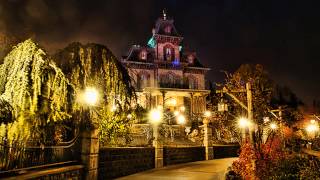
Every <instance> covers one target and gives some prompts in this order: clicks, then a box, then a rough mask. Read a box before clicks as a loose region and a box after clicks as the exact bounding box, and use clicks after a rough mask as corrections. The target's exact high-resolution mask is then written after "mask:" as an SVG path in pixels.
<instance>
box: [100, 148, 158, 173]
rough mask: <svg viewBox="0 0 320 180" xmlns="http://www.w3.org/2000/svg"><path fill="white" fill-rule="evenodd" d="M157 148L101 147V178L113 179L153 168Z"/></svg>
mask: <svg viewBox="0 0 320 180" xmlns="http://www.w3.org/2000/svg"><path fill="white" fill-rule="evenodd" d="M154 159H155V150H154V148H152V147H143V148H100V151H99V179H113V178H116V177H121V176H126V175H129V174H134V173H137V172H141V171H145V170H148V169H153V168H154V166H155V163H154Z"/></svg>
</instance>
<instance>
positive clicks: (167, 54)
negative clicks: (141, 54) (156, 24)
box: [164, 47, 173, 61]
mask: <svg viewBox="0 0 320 180" xmlns="http://www.w3.org/2000/svg"><path fill="white" fill-rule="evenodd" d="M164 50H165V52H164V53H165V60H166V61H171V60H172V58H173V57H172V50H171V48H170V47H166V48H165V49H164Z"/></svg>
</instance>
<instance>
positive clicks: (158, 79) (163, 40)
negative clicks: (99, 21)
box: [122, 10, 209, 125]
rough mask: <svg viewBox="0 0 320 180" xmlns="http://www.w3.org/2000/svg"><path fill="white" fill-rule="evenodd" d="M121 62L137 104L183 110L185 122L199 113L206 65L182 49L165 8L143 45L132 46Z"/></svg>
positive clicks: (180, 39)
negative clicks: (134, 91) (131, 81)
mask: <svg viewBox="0 0 320 180" xmlns="http://www.w3.org/2000/svg"><path fill="white" fill-rule="evenodd" d="M122 63H123V65H124V66H125V67H126V68H127V69H128V72H129V74H130V76H131V78H132V80H133V81H134V84H135V87H136V90H137V92H138V103H139V104H140V105H141V106H143V107H145V108H147V109H152V108H157V107H162V108H163V109H164V111H166V112H172V113H173V112H174V111H180V110H181V109H184V112H183V114H184V115H185V116H186V119H187V125H191V124H192V123H193V122H194V121H197V120H198V119H199V118H198V116H202V114H203V112H204V111H205V107H206V102H205V96H206V95H207V94H208V93H209V91H208V90H206V87H205V74H206V72H207V71H208V70H209V68H207V67H204V66H203V65H202V64H201V63H200V60H199V58H198V57H197V55H196V53H195V52H193V51H189V50H187V49H184V48H183V37H182V36H181V35H180V34H179V33H178V31H177V29H176V27H175V25H174V20H173V19H172V18H169V17H168V16H167V12H166V11H165V10H163V12H162V16H160V17H159V18H158V19H157V20H156V22H155V25H154V27H153V29H152V36H151V38H150V40H149V41H148V43H147V45H146V46H140V45H133V46H132V47H131V48H130V50H129V52H128V54H127V55H126V56H123V59H122ZM168 123H175V120H173V121H171V122H168Z"/></svg>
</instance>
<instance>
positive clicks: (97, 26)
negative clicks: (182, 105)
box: [0, 0, 320, 103]
mask: <svg viewBox="0 0 320 180" xmlns="http://www.w3.org/2000/svg"><path fill="white" fill-rule="evenodd" d="M164 8H166V9H167V11H168V15H169V16H171V17H173V18H174V19H175V24H176V28H177V29H178V31H179V33H180V34H182V35H183V36H184V38H185V40H184V43H185V44H186V45H187V46H189V47H190V48H192V49H194V50H196V51H197V55H198V56H199V58H200V59H201V61H202V62H203V64H205V65H207V66H208V67H210V68H211V69H212V70H211V72H209V73H208V79H209V80H212V81H216V82H219V81H222V80H223V77H224V75H223V73H221V72H220V70H227V71H229V72H232V71H234V70H235V69H236V68H237V67H239V65H240V64H243V63H261V64H263V65H264V66H265V67H266V69H267V70H268V71H269V73H270V75H271V77H272V78H273V79H274V80H275V81H276V82H278V83H279V84H282V85H286V86H289V87H290V88H291V89H292V90H293V91H294V92H295V93H296V94H297V95H298V96H299V97H301V98H302V99H303V100H304V102H307V103H310V102H312V100H313V99H320V96H319V92H320V82H319V80H320V78H319V77H320V55H319V50H318V48H319V47H320V46H319V43H320V26H319V23H320V11H319V6H318V5H317V4H315V3H312V1H311V0H308V1H301V0H300V1H294V0H268V1H258V0H252V1H249V0H100V1H99V0H83V1H81V0H0V31H2V33H10V34H13V35H22V34H23V35H25V34H28V35H30V36H31V35H32V36H33V37H34V38H35V39H36V40H37V41H38V42H39V43H40V45H42V46H44V47H45V48H46V49H47V50H48V51H49V52H50V53H53V52H54V51H56V50H57V49H59V48H63V47H65V46H66V45H67V44H68V43H70V42H73V41H81V42H84V43H86V42H97V43H102V44H105V45H107V46H108V47H109V48H110V49H111V50H112V51H113V52H114V53H115V55H116V56H118V57H120V56H121V55H123V54H125V53H126V51H127V50H128V48H129V46H130V45H132V44H146V42H147V40H148V39H149V37H150V36H151V29H152V27H153V25H154V22H155V20H156V19H157V18H158V17H159V16H160V15H161V11H162V9H164Z"/></svg>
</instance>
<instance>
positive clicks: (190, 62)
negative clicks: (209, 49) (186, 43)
mask: <svg viewBox="0 0 320 180" xmlns="http://www.w3.org/2000/svg"><path fill="white" fill-rule="evenodd" d="M187 60H188V63H189V64H193V60H194V57H193V56H192V55H189V56H188V58H187Z"/></svg>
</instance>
